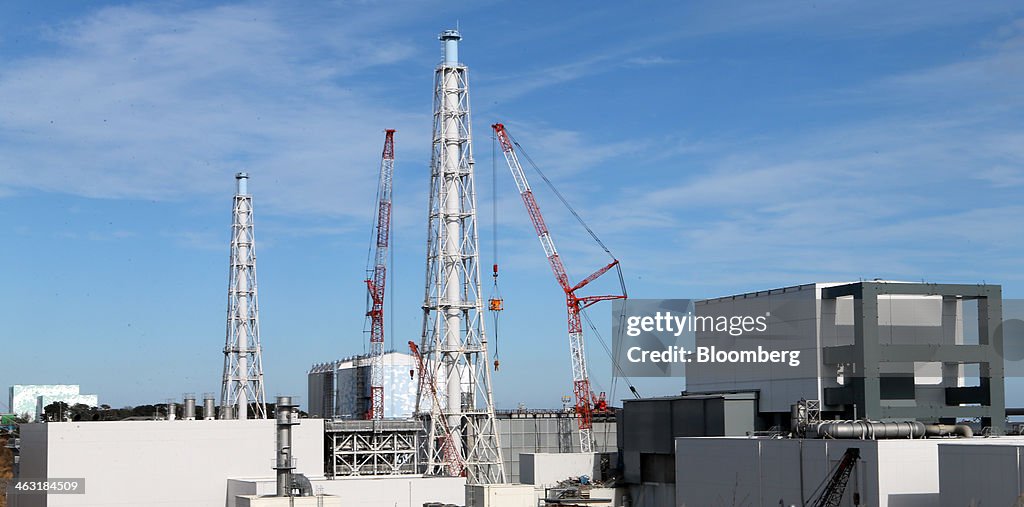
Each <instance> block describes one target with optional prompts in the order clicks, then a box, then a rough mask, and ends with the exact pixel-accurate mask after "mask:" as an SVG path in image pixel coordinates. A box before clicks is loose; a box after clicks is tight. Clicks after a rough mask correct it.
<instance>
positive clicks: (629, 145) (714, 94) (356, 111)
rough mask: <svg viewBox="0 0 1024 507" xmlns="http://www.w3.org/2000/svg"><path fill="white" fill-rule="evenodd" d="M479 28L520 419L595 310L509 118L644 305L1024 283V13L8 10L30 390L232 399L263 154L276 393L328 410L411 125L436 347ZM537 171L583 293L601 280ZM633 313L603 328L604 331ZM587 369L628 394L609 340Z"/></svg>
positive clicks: (852, 5) (482, 105)
mask: <svg viewBox="0 0 1024 507" xmlns="http://www.w3.org/2000/svg"><path fill="white" fill-rule="evenodd" d="M456 23H458V26H459V28H460V29H461V30H462V33H463V36H464V40H463V43H462V47H461V57H462V58H461V59H462V60H463V61H464V62H465V63H466V64H467V65H468V66H469V68H470V82H471V87H472V91H471V95H472V106H473V118H474V134H475V141H476V142H475V155H476V172H477V186H478V191H479V206H480V208H479V210H480V222H481V223H480V232H481V245H480V246H481V251H482V252H483V254H484V255H483V259H482V262H481V264H482V265H484V266H489V265H490V264H491V262H492V238H493V228H492V227H491V213H492V206H494V205H496V206H497V209H498V223H499V230H498V256H499V262H500V264H501V267H502V280H501V291H502V294H503V296H504V297H505V299H506V307H507V310H506V311H505V312H504V314H503V315H502V317H501V318H502V322H501V327H500V331H499V338H498V347H499V353H500V358H501V361H502V368H501V371H500V372H498V373H497V374H496V375H495V377H494V390H495V398H496V401H497V404H498V406H499V407H504V408H510V407H514V406H516V405H517V404H519V403H525V404H526V405H529V406H533V407H556V406H560V404H561V396H562V395H564V394H569V393H570V392H571V390H570V380H571V373H570V369H569V358H568V352H567V343H566V337H565V335H566V331H565V308H564V296H563V295H562V294H561V292H560V290H559V289H558V287H557V286H556V285H555V282H554V280H553V278H552V276H551V274H550V272H549V269H548V265H547V262H546V261H545V259H544V257H543V255H542V252H541V249H540V246H539V245H538V244H537V241H536V239H535V237H534V234H533V231H532V229H531V227H530V224H529V221H528V219H527V216H526V214H525V212H524V211H523V209H522V205H521V203H520V202H519V200H518V196H517V195H516V192H515V186H514V185H513V182H512V179H511V177H510V176H509V174H508V171H507V169H506V167H505V165H504V162H503V160H500V159H499V160H498V161H497V165H496V167H495V165H494V163H493V162H492V153H493V151H492V150H493V148H492V141H491V138H490V129H489V126H490V124H491V123H493V122H495V121H502V122H504V123H505V124H506V125H507V126H508V128H509V130H510V132H511V133H512V135H513V136H515V137H516V138H517V139H518V140H519V141H520V142H521V143H522V145H523V147H524V148H526V150H527V152H528V153H529V154H530V156H531V157H532V158H533V159H534V160H535V161H537V163H538V165H540V166H541V167H542V168H543V169H544V170H545V171H546V172H547V174H548V175H549V176H550V177H551V178H552V179H553V180H554V181H555V183H556V185H557V186H558V188H559V189H560V190H561V191H562V192H563V193H564V194H565V195H566V197H567V198H568V199H570V200H571V201H572V202H573V204H574V205H575V206H576V207H577V208H578V209H579V210H580V211H581V213H582V214H583V215H584V217H585V218H586V219H587V221H588V222H589V223H590V224H591V225H592V226H593V228H594V229H595V230H596V231H597V232H598V234H599V235H601V237H602V238H603V239H604V241H605V243H607V244H608V245H609V247H610V248H611V249H612V250H613V251H614V252H615V253H616V255H617V256H618V257H619V258H620V259H621V260H622V264H623V268H624V271H625V275H626V282H627V284H628V287H629V291H630V294H631V295H632V296H636V297H643V298H695V297H711V296H720V295H726V294H731V293H736V292H746V291H751V290H758V289H767V288H774V287H780V286H786V285H793V284H799V283H808V282H814V281H843V280H857V279H871V278H887V279H902V280H911V281H918V280H927V281H933V282H958V283H961V282H963V283H975V282H978V283H980V282H987V283H999V284H1002V285H1003V288H1004V294H1005V295H1006V296H1007V297H1016V298H1022V297H1024V270H1022V268H1021V265H1022V264H1021V251H1022V250H1024V240H1022V234H1021V228H1022V226H1021V224H1022V218H1024V204H1022V203H1021V199H1020V191H1021V189H1022V188H1024V162H1022V160H1024V121H1022V120H1024V115H1022V112H1024V95H1022V94H1021V92H1020V90H1021V83H1022V82H1024V4H1021V3H1020V2H1018V1H991V2H961V1H928V2H896V3H894V2H881V1H862V2H831V1H781V2H630V1H623V2H597V3H594V2H588V3H583V2H494V1H482V2H446V3H440V2H411V1H410V2H403V1H389V2H369V1H368V2H302V3H298V4H296V3H293V2H253V3H211V2H193V1H175V2H159V3H157V2H153V3H137V2H49V3H45V4H39V3H38V2H27V1H25V2H6V3H4V5H3V6H2V7H0V238H2V240H0V265H2V266H3V268H2V276H0V385H3V386H7V385H10V384H16V383H21V384H24V383H77V384H81V385H82V389H83V392H87V393H97V394H99V396H100V400H101V402H104V403H109V404H111V405H115V406H121V405H126V404H135V403H143V402H152V401H155V400H162V399H166V398H171V397H175V398H176V397H178V396H180V394H181V393H183V392H195V393H203V392H217V391H218V390H219V378H220V374H221V367H222V357H223V356H222V353H221V349H222V347H223V344H224V328H225V322H224V321H225V311H226V302H227V295H226V291H227V269H228V265H227V259H228V235H229V226H230V212H231V195H232V192H233V185H234V179H233V174H234V173H235V172H236V171H239V170H245V171H248V172H249V173H250V174H251V178H252V179H251V183H250V189H251V191H252V193H253V195H254V204H255V210H256V238H257V246H256V250H257V254H258V259H259V260H258V277H259V289H260V316H261V325H262V339H263V346H264V364H265V371H266V383H267V390H268V395H271V396H272V395H274V394H298V395H302V396H304V395H305V391H306V377H305V372H306V370H307V369H308V368H309V366H310V365H311V364H312V363H314V362H321V361H327V360H330V359H333V358H337V357H341V356H346V355H351V354H356V353H361V352H363V351H364V350H365V349H366V340H365V337H364V334H363V332H362V330H363V323H364V311H365V295H364V292H365V288H364V285H363V283H362V280H363V278H364V276H365V266H366V257H367V248H368V241H369V232H370V226H371V220H372V216H373V209H374V202H373V199H374V194H375V186H376V177H377V171H378V168H379V157H380V147H381V143H382V141H383V134H382V130H383V129H385V128H396V129H398V134H397V136H396V169H395V171H396V172H395V184H394V191H395V203H396V204H395V205H396V210H395V215H394V227H395V240H394V257H395V265H394V267H393V269H392V271H391V273H390V275H391V279H390V280H389V283H391V285H392V286H393V287H394V291H393V296H394V298H393V305H394V312H393V320H394V327H393V328H389V329H388V341H389V344H391V343H393V346H394V348H396V349H399V350H402V351H404V350H405V346H404V344H405V343H406V342H407V341H408V340H410V339H413V340H417V341H418V339H419V334H420V325H421V324H420V323H421V318H422V312H421V310H420V305H421V303H422V298H423V270H424V265H425V261H424V253H425V247H426V242H425V236H426V230H425V225H426V216H425V210H426V207H427V189H428V183H429V172H428V163H429V154H430V128H431V118H430V113H431V93H432V80H433V70H434V67H435V65H436V64H437V63H438V61H439V59H440V47H439V44H438V42H437V39H436V38H437V34H438V32H439V31H441V30H442V29H446V28H451V27H454V25H455V24H456ZM495 169H496V174H497V178H498V179H497V188H498V196H497V199H496V200H495V199H494V197H493V195H492V191H491V188H492V184H491V183H492V174H494V173H495ZM535 187H537V193H538V200H539V202H540V205H541V207H542V209H543V211H544V212H545V214H546V216H547V218H548V221H549V223H550V226H551V229H552V231H553V233H554V235H555V240H556V241H557V243H558V245H559V247H560V250H561V251H562V252H563V255H564V258H565V261H566V264H567V266H568V268H569V270H570V272H571V275H572V277H573V278H577V279H578V278H580V277H582V276H585V275H586V274H588V273H589V272H590V271H592V270H593V269H596V268H597V267H599V266H601V265H602V264H603V262H604V259H605V258H604V257H603V252H601V251H600V249H598V248H596V247H595V246H594V245H593V244H592V243H591V242H590V241H589V240H588V238H587V236H586V234H585V232H584V231H583V230H581V229H580V227H579V226H578V225H576V224H575V222H574V221H573V219H572V217H571V216H570V215H569V214H568V213H567V212H566V211H565V210H564V209H563V208H562V207H561V206H560V205H559V204H558V203H557V201H556V200H555V198H554V196H553V195H552V194H551V193H550V192H548V191H547V190H546V189H545V188H544V187H543V185H542V184H540V183H539V181H537V182H535ZM495 203H496V204H495ZM483 278H484V280H483V283H484V285H485V287H487V288H486V289H485V292H490V289H489V286H490V280H489V277H488V276H487V273H486V272H485V273H483ZM601 288H602V287H595V290H597V291H600V290H601ZM604 288H612V287H607V286H605V287H604ZM389 308H390V304H389ZM609 308H610V306H608V307H602V306H598V307H595V308H594V311H593V312H592V315H593V316H594V317H595V318H596V321H597V322H598V324H599V327H601V330H602V332H603V333H604V335H605V339H609V338H610V336H609V335H610V333H608V329H607V326H608V324H607V323H608V320H609V319H608V315H609V313H610V310H609ZM589 357H590V360H591V375H592V378H593V380H594V381H595V384H596V385H597V387H598V388H603V389H610V388H611V387H612V386H611V366H610V364H609V360H608V358H607V356H606V355H605V353H604V352H603V351H602V349H601V346H600V344H599V343H598V342H596V341H593V340H591V341H590V342H589ZM638 386H639V388H640V391H641V393H643V394H645V395H656V394H670V393H674V392H677V391H679V390H680V389H681V388H682V385H681V384H680V383H679V382H678V380H672V379H669V380H664V379H657V380H645V381H643V382H638ZM624 396H628V393H626V392H625V390H624V388H623V386H622V385H621V383H620V384H619V385H618V389H617V392H616V393H615V397H616V398H621V397H624ZM1009 397H1010V401H1011V402H1015V401H1016V402H1018V403H1019V402H1022V401H1024V399H1020V398H1021V397H1020V396H1019V395H1017V394H1015V391H1011V392H1010V394H1009ZM5 403H6V399H2V400H0V409H2V408H4V407H3V405H2V404H5Z"/></svg>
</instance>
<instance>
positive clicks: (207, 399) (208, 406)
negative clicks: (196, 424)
mask: <svg viewBox="0 0 1024 507" xmlns="http://www.w3.org/2000/svg"><path fill="white" fill-rule="evenodd" d="M216 417H217V407H216V405H215V403H214V401H213V395H212V394H205V395H203V419H206V420H207V421H212V420H214V419H215V418H216Z"/></svg>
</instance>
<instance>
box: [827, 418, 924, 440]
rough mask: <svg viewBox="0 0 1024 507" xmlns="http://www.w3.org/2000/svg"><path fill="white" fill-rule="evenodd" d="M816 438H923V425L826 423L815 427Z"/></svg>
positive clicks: (910, 423) (904, 423) (852, 422)
mask: <svg viewBox="0 0 1024 507" xmlns="http://www.w3.org/2000/svg"><path fill="white" fill-rule="evenodd" d="M815 433H816V434H817V436H818V438H859V439H866V440H875V439H880V438H924V436H925V433H926V429H925V425H924V423H921V422H917V421H908V422H878V421H826V422H821V423H818V424H817V425H816V427H815Z"/></svg>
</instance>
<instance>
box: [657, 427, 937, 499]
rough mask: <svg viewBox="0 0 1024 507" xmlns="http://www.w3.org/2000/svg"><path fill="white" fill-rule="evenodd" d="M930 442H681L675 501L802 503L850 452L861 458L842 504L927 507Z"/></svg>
mask: <svg viewBox="0 0 1024 507" xmlns="http://www.w3.org/2000/svg"><path fill="white" fill-rule="evenodd" d="M941 442H948V440H944V439H925V440H879V441H872V440H802V439H781V440H780V439H751V438H679V439H676V456H675V458H676V498H677V499H676V504H677V505H687V506H691V507H693V506H703V505H718V504H723V505H732V503H733V502H734V501H735V502H736V504H737V505H750V506H763V507H776V506H778V505H779V503H780V502H782V505H791V504H795V505H802V504H803V503H807V502H811V501H812V500H813V499H815V498H816V496H815V489H816V488H817V487H818V486H819V485H820V484H821V483H822V482H823V481H824V480H825V479H826V477H828V476H829V474H830V473H831V472H832V470H833V469H834V468H835V466H836V464H837V463H838V462H839V460H840V459H841V458H842V456H843V453H844V452H845V451H846V449H847V448H850V447H856V448H858V449H860V453H861V459H860V460H859V461H858V462H857V465H856V468H855V470H854V473H853V474H852V475H851V477H850V481H849V483H848V485H847V489H846V495H845V496H844V500H843V501H844V503H843V504H842V505H844V506H845V505H852V500H851V499H852V494H853V493H854V492H855V491H856V492H858V493H860V497H861V501H862V504H863V505H867V506H876V507H930V506H935V505H938V503H939V470H938V445H939V443H941Z"/></svg>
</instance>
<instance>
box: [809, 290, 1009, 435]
mask: <svg viewBox="0 0 1024 507" xmlns="http://www.w3.org/2000/svg"><path fill="white" fill-rule="evenodd" d="M903 296H930V297H932V298H933V299H934V298H935V297H941V299H942V303H941V304H942V308H943V311H942V322H941V325H940V326H928V327H924V326H920V327H918V328H916V329H913V328H911V329H908V328H910V326H907V325H905V324H901V322H898V321H896V317H895V316H890V319H891V321H890V322H889V323H888V327H902V328H903V329H902V333H901V335H902V336H903V337H904V338H903V339H900V340H895V339H891V338H890V339H887V338H889V337H887V336H886V333H885V332H884V331H881V329H882V327H883V326H880V324H879V300H880V297H887V298H888V299H889V300H892V298H893V297H903ZM841 298H852V299H853V326H852V327H853V340H852V342H853V343H851V344H843V345H830V344H828V343H826V340H824V339H823V340H822V363H823V364H824V365H825V366H826V367H828V366H834V367H840V366H841V367H842V368H843V369H844V371H846V372H849V373H848V374H847V379H846V382H845V383H844V385H843V386H840V387H825V388H824V399H823V400H822V401H823V405H824V407H823V411H824V410H827V408H828V407H831V408H838V407H840V406H841V407H842V408H843V413H844V415H845V416H846V417H848V418H854V417H855V416H856V417H858V418H867V419H873V420H918V421H925V422H946V423H952V422H955V420H956V419H957V418H971V417H978V418H980V419H981V425H982V426H983V427H991V428H992V432H993V433H996V434H999V433H1002V431H1003V421H1004V420H1005V418H1006V404H1005V391H1004V384H1003V355H1002V351H1001V350H1000V346H1001V344H1002V342H1003V340H1002V327H1001V323H1002V299H1001V298H1002V290H1001V287H1000V286H998V285H951V284H918V283H893V282H858V283H851V284H846V285H836V286H831V287H823V288H821V314H822V323H823V325H825V324H826V322H825V321H826V320H828V319H827V317H828V316H829V315H830V313H829V312H830V309H831V310H833V311H832V314H833V315H834V314H835V311H834V310H835V308H836V304H837V301H838V300H840V299H841ZM968 302H973V305H974V306H976V313H977V320H976V322H977V336H976V338H973V339H966V340H965V339H964V336H965V335H968V336H969V335H973V333H972V332H971V331H972V330H970V329H959V326H965V327H966V326H969V325H970V320H972V319H967V318H965V310H964V305H965V303H968ZM971 313H973V309H972V312H971ZM951 329H952V330H951ZM958 331H962V334H961V333H959V332H958ZM889 335H890V336H891V335H892V333H889ZM907 337H911V338H907ZM823 338H824V336H823ZM972 341H976V343H969V342H972ZM921 363H932V364H937V363H941V365H942V369H943V377H944V378H947V379H948V378H949V377H950V376H952V378H953V379H956V378H958V376H960V378H962V375H963V373H962V371H963V370H962V366H963V365H976V367H977V372H978V378H979V383H978V385H977V386H971V387H962V386H957V385H944V386H941V387H940V388H941V394H942V397H941V399H940V400H939V401H938V402H936V401H935V400H927V399H923V398H924V396H922V395H921V393H922V392H923V390H922V389H921V388H919V387H917V386H916V385H915V372H914V369H913V365H915V364H921ZM894 365H895V366H894ZM901 365H902V367H901ZM907 365H909V367H908V366H907ZM958 371H959V372H961V373H959V374H957V373H956V372H958ZM949 372H952V374H950V373H949ZM901 402H902V403H901Z"/></svg>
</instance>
